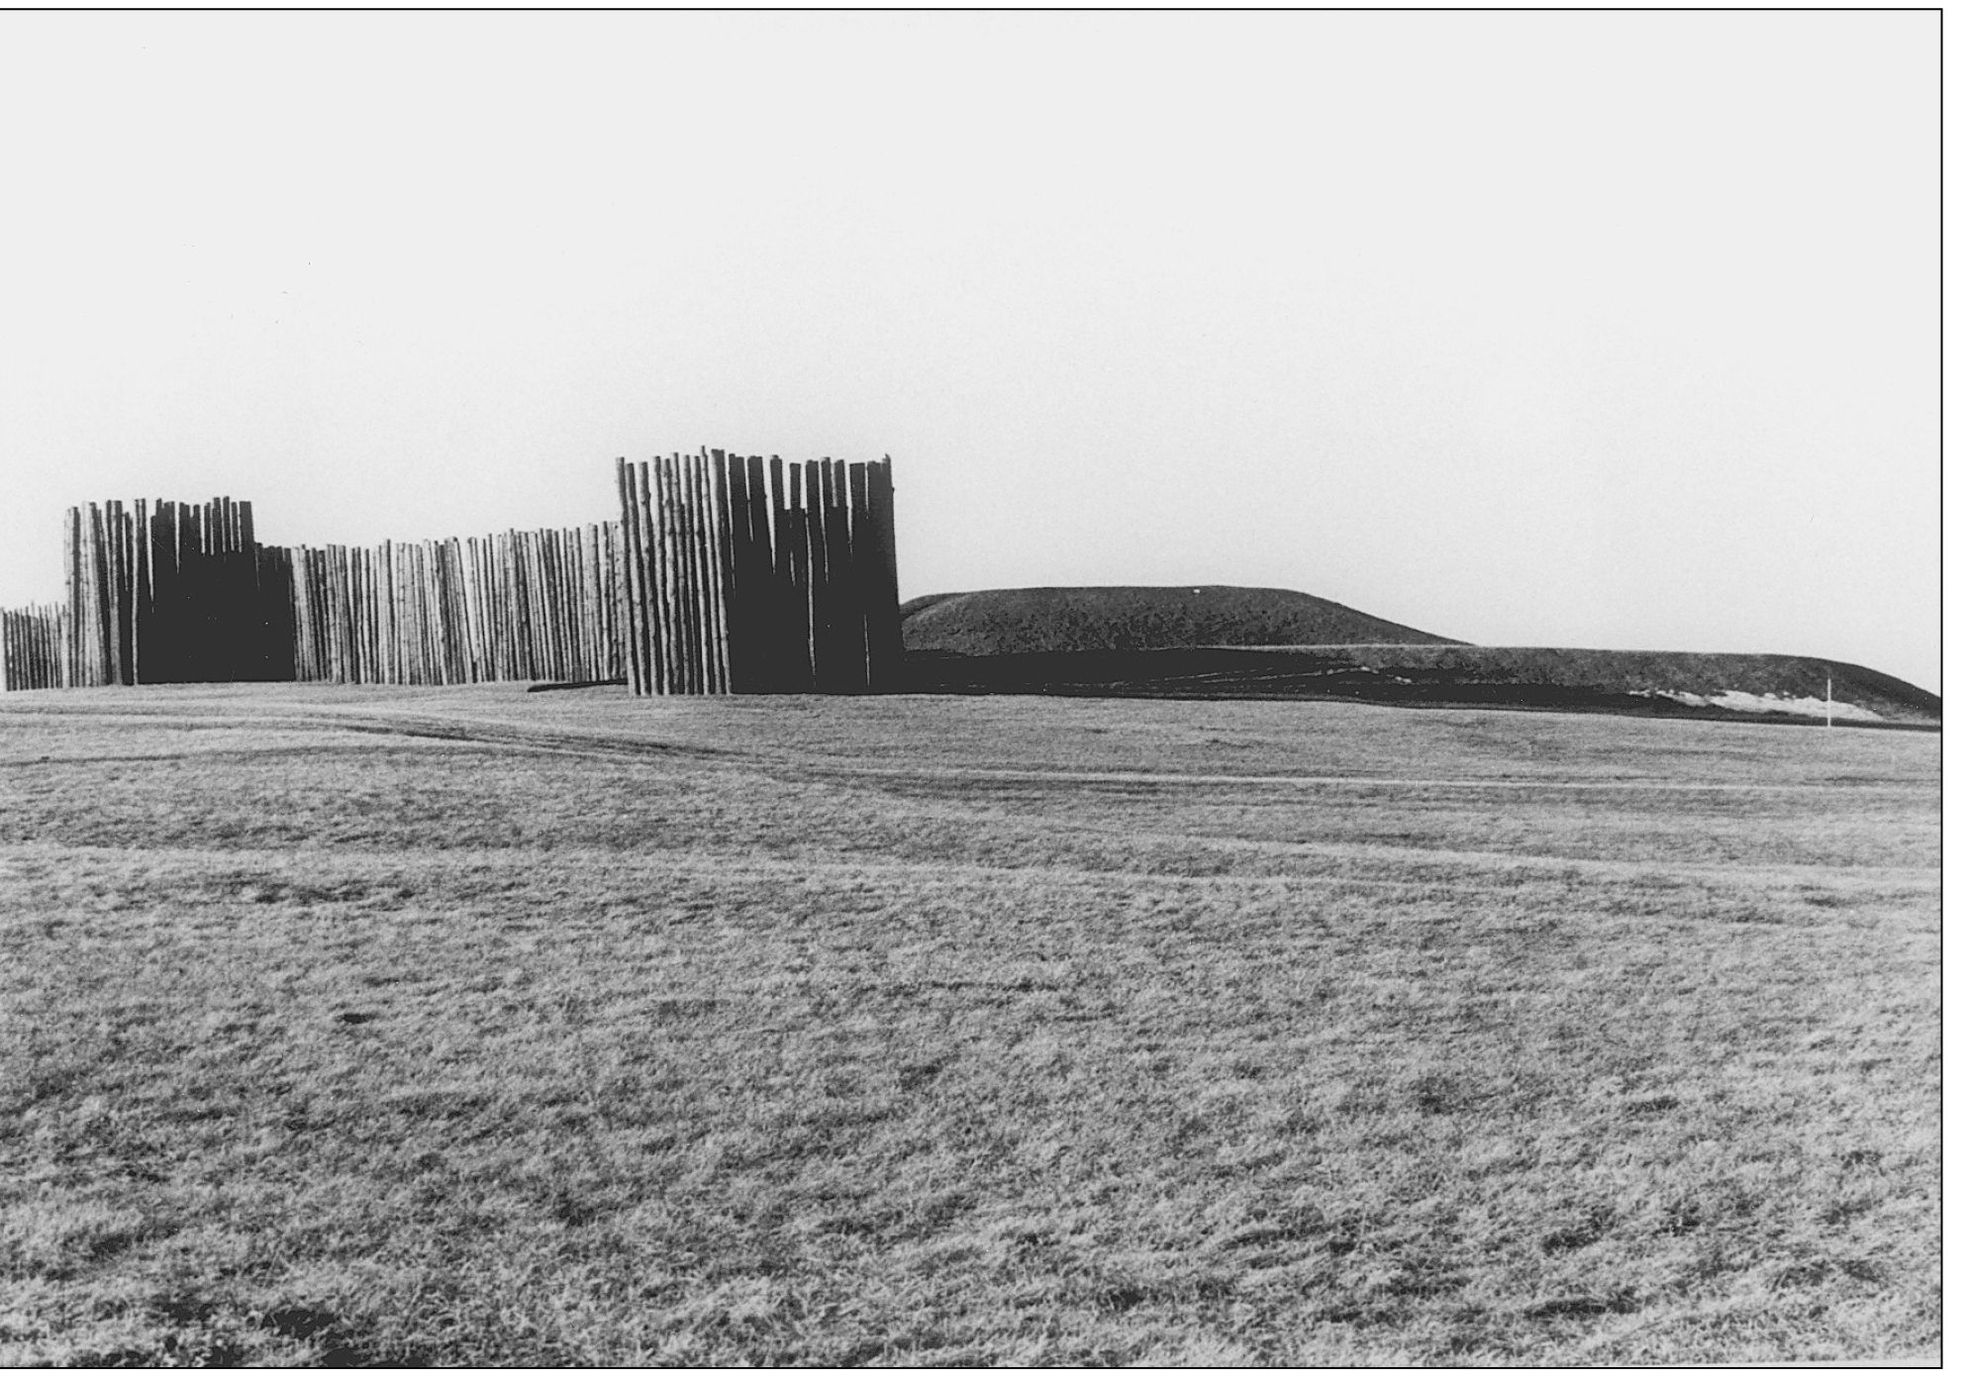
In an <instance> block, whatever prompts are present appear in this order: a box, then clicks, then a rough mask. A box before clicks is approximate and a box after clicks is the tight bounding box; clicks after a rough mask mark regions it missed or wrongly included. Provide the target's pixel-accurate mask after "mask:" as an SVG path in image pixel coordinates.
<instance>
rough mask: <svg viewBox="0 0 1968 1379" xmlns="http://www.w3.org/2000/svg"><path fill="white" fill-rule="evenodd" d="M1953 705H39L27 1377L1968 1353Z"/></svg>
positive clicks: (24, 835)
mask: <svg viewBox="0 0 1968 1379" xmlns="http://www.w3.org/2000/svg"><path fill="white" fill-rule="evenodd" d="M1938 749H1939V738H1938V736H1936V735H1925V734H1906V733H1880V732H1865V731H1858V730H1842V731H1835V732H1831V733H1825V732H1821V731H1813V730H1806V729H1797V728H1783V727H1761V726H1744V725H1736V724H1726V723H1680V722H1658V721H1651V720H1639V719H1612V718H1603V717H1591V718H1586V717H1569V716H1560V715H1538V714H1511V713H1502V712H1460V711H1455V712H1452V711H1435V712H1429V711H1419V712H1417V711H1401V710H1389V709H1377V708H1368V707H1361V706H1349V705H1337V704H1249V703H1207V704H1182V703H1160V702H1142V701H1111V702H1095V701H1083V700H1074V701H1052V700H1045V699H1037V698H1019V699H918V698H900V699H869V700H819V699H800V700H778V701H775V700H736V701H724V702H715V701H700V702H683V701H669V702H641V703H638V702H634V701H632V700H630V699H628V698H627V697H626V696H625V695H623V694H622V693H621V692H619V691H594V692H581V693H568V694H553V695H531V696H529V695H524V694H520V693H517V692H514V691H511V690H505V689H497V690H469V691H425V692H413V691H358V690H328V689H306V688H301V687H291V686H290V687H274V688H257V689H247V688H226V689H218V688H209V689H190V688H187V689H175V690H141V691H127V690H126V691H100V692H96V691H90V692H71V693H67V694H31V695H11V696H6V697H4V698H0V971H4V973H5V989H4V1001H3V1002H0V1136H4V1138H0V1280H4V1282H3V1283H0V1287H4V1294H0V1363H16V1364H18V1363H29V1362H54V1363H62V1364H105V1363H134V1364H160V1363H200V1362H205V1363H238V1362H252V1361H268V1362H275V1363H324V1362H325V1363H334V1364H359V1363H471V1364H520V1363H532V1364H555V1363H625V1362H676V1363H686V1364H720V1363H736V1362H764V1363H782V1364H784V1363H810V1364H848V1363H881V1362H896V1363H951V1362H955V1363H983V1362H994V1361H998V1362H1024V1363H1075V1362H1096V1361H1117V1362H1144V1363H1268V1362H1279V1363H1299V1364H1315V1363H1345V1362H1362V1363H1388V1362H1400V1361H1414V1362H1471V1363H1483V1362H1500V1361H1529V1362H1537V1363H1560V1362H1575V1363H1614V1362H1629V1361H1637V1362H1647V1361H1680V1362H1713V1361H1773V1360H1803V1359H1826V1360H1829V1359H1853V1358H1879V1357H1923V1356H1933V1355H1935V1354H1936V1353H1937V1352H1938V1347H1939V1303H1940V1293H1939V1267H1940V1266H1939V1259H1940V1256H1939V1234H1940V1232H1939V1195H1940V1160H1939V1129H1940V1125H1939V1089H1940V1045H1939V1014H1938V999H1939V998H1938V987H1939V979H1938V957H1937V953H1938V944H1939V901H1938V886H1939V874H1938V854H1939V825H1938V812H1939V791H1938V781H1939V750H1938Z"/></svg>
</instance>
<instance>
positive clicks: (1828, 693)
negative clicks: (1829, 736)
mask: <svg viewBox="0 0 1968 1379" xmlns="http://www.w3.org/2000/svg"><path fill="white" fill-rule="evenodd" d="M1825 726H1826V727H1827V728H1829V727H1830V726H1831V676H1829V675H1826V676H1825Z"/></svg>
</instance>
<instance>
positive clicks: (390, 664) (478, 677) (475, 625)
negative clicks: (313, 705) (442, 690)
mask: <svg viewBox="0 0 1968 1379" xmlns="http://www.w3.org/2000/svg"><path fill="white" fill-rule="evenodd" d="M620 542H621V538H620V528H619V527H618V525H617V524H616V523H613V522H604V523H599V524H597V523H590V524H588V525H587V526H585V527H567V528H564V529H560V530H546V531H507V532H503V533H498V534H495V535H491V536H484V537H477V536H473V537H466V538H465V539H463V540H458V539H456V538H453V539H452V540H448V541H421V542H403V541H396V542H391V541H386V542H384V543H383V544H382V545H380V546H324V547H318V548H317V547H311V546H302V547H299V548H297V549H295V550H294V551H292V552H291V553H290V554H291V560H292V567H293V587H294V629H295V630H294V665H295V678H296V679H300V680H338V681H345V682H348V683H353V684H386V685H464V684H477V683H480V682H482V681H488V680H561V681H566V680H611V679H620V678H621V676H622V669H621V652H620V641H621V637H620V627H621V610H620V604H621V601H622V594H621V577H620V574H619V566H620V563H621V557H620V552H619V549H618V548H619V546H620Z"/></svg>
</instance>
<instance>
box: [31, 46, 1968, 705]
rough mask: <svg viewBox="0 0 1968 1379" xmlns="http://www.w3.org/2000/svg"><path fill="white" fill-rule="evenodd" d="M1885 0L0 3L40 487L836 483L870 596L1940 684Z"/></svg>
mask: <svg viewBox="0 0 1968 1379" xmlns="http://www.w3.org/2000/svg"><path fill="white" fill-rule="evenodd" d="M1939 27H1940V20H1939V16H1938V15H1935V14H1914V13H1900V14H1864V13H1851V14H1825V13H1793V14H1696V13H1659V14H1589V13H1574V14H1546V15H1536V14H1489V15H1472V14H1408V15H1362V14H1300V15H1257V14H1239V15H1221V16H1210V15H1154V14H1147V15H1130V16H1109V15H1058V14H1024V15H996V16H980V15H948V16H943V15H914V16H901V17H895V16H886V15H871V14H860V15H844V16H843V15H833V16H812V15H787V14H780V15H752V16H746V15H688V16H670V15H608V14H579V15H564V16H549V15H501V14H480V15H474V16H455V15H384V14H350V15H283V14H257V15H214V14H201V15H175V16H162V17H160V16H151V15H141V14H109V15H87V16H62V15H23V14H12V15H6V16H0V128H3V129H4V130H5V133H4V134H0V178H4V181H3V182H0V186H4V189H5V206H6V211H5V214H4V217H0V244H4V246H5V251H6V252H5V256H4V259H0V262H4V264H5V270H4V273H5V276H4V284H5V291H4V299H0V477H4V479H5V481H6V486H5V490H4V493H0V604H17V603H23V602H28V601H31V600H41V599H52V598H54V597H56V596H57V595H58V593H59V590H60V556H61V540H60V528H61V514H62V511H63V510H64V509H65V508H66V507H68V506H70V505H72V504H75V503H78V502H86V501H88V500H92V499H94V500H101V499H105V498H124V499H130V498H135V497H139V496H145V497H159V496H161V497H170V498H180V499H187V498H204V497H209V496H212V495H214V494H217V493H227V494H230V495H232V496H234V497H242V498H250V499H252V500H253V503H254V508H255V513H256V516H257V518H258V522H259V526H260V535H261V538H262V539H263V540H267V541H273V542H282V543H295V544H298V543H304V542H305V543H310V544H320V543H325V542H330V541H337V542H350V543H362V542H371V541H376V540H380V539H382V538H384V537H396V538H420V537H432V536H450V535H467V534H472V533H478V532H484V531H488V530H492V529H495V528H498V529H503V528H506V527H509V526H518V527H526V526H547V525H561V524H569V523H575V522H586V521H595V520H600V519H603V518H606V517H609V516H612V515H614V514H613V512H612V504H613V501H614V491H613V460H614V457H615V456H617V455H629V456H632V457H647V456H648V455H651V454H654V453H657V452H659V451H661V452H667V451H671V450H676V449H691V450H694V449H695V448H696V447H698V446H700V445H711V446H721V447H724V448H728V449H735V450H739V451H744V452H757V453H774V452H777V453H779V454H782V455H785V456H787V457H788V458H808V457H815V456H819V455H823V454H824V455H831V456H834V457H836V458H848V459H864V458H871V457H878V456H880V455H882V454H890V455H892V456H893V457H894V461H895V478H896V486H897V500H896V501H897V519H898V523H899V528H900V530H899V546H900V562H901V579H902V595H903V597H904V598H908V597H911V596H913V595H916V594H924V593H932V592H939V591H947V590H958V589H975V588H990V587H1002V586H1013V585H1039V584H1109V583H1113V584H1118V583H1136V584H1182V583H1218V584H1255V585H1274V586H1281V587H1286V588H1292V589H1299V590H1304V591H1306V592H1308V593H1313V594H1318V595H1321V596H1323V597H1326V598H1333V599H1338V600H1339V601H1341V602H1343V603H1348V604H1352V605H1354V606H1355V607H1358V608H1361V609H1363V610H1365V611H1368V612H1371V613H1374V614H1377V615H1379V616H1382V617H1388V618H1393V619H1396V620H1398V621H1401V622H1405V623H1409V624H1412V625H1414V626H1417V627H1421V628H1425V629H1428V630H1430V631H1434V632H1439V633H1442V634H1446V635H1449V636H1454V637H1459V638H1463V639H1466V640H1470V641H1477V642H1487V643H1494V644H1534V645H1575V646H1595V647H1635V648H1670V649H1686V650H1705V651H1778V652H1794V653H1799V654H1806V655H1814V656H1827V657H1832V658H1836V659H1841V660H1849V661H1858V662H1862V663H1865V664H1868V665H1871V666H1874V667H1876V668H1878V669H1881V670H1884V671H1887V672H1889V673H1891V674H1895V675H1899V676H1902V677H1905V678H1907V679H1910V680H1912V681H1914V682H1915V683H1917V684H1920V685H1923V686H1926V687H1928V688H1930V689H1938V688H1940V650H1939V640H1940V636H1939V593H1940V535H1939V533H1940V521H1939V507H1938V486H1939V478H1940V458H1939V406H1938V389H1939V367H1940V365H1939V268H1938V260H1939V252H1940V242H1939V212H1940V205H1939V133H1940V130H1939V56H1940V55H1939Z"/></svg>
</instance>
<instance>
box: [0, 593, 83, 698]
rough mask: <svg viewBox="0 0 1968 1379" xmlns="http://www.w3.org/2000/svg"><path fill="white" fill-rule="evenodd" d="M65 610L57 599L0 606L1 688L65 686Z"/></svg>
mask: <svg viewBox="0 0 1968 1379" xmlns="http://www.w3.org/2000/svg"><path fill="white" fill-rule="evenodd" d="M67 640H68V610H67V609H66V608H63V607H62V606H61V605H60V604H58V603H30V604H29V605H28V606H27V607H25V608H0V689H10V690H30V689H65V688H67V686H68V684H69V679H68V674H67V665H68V658H67V657H66V656H65V655H64V654H63V652H62V648H63V646H64V645H65V644H66V643H67Z"/></svg>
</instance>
